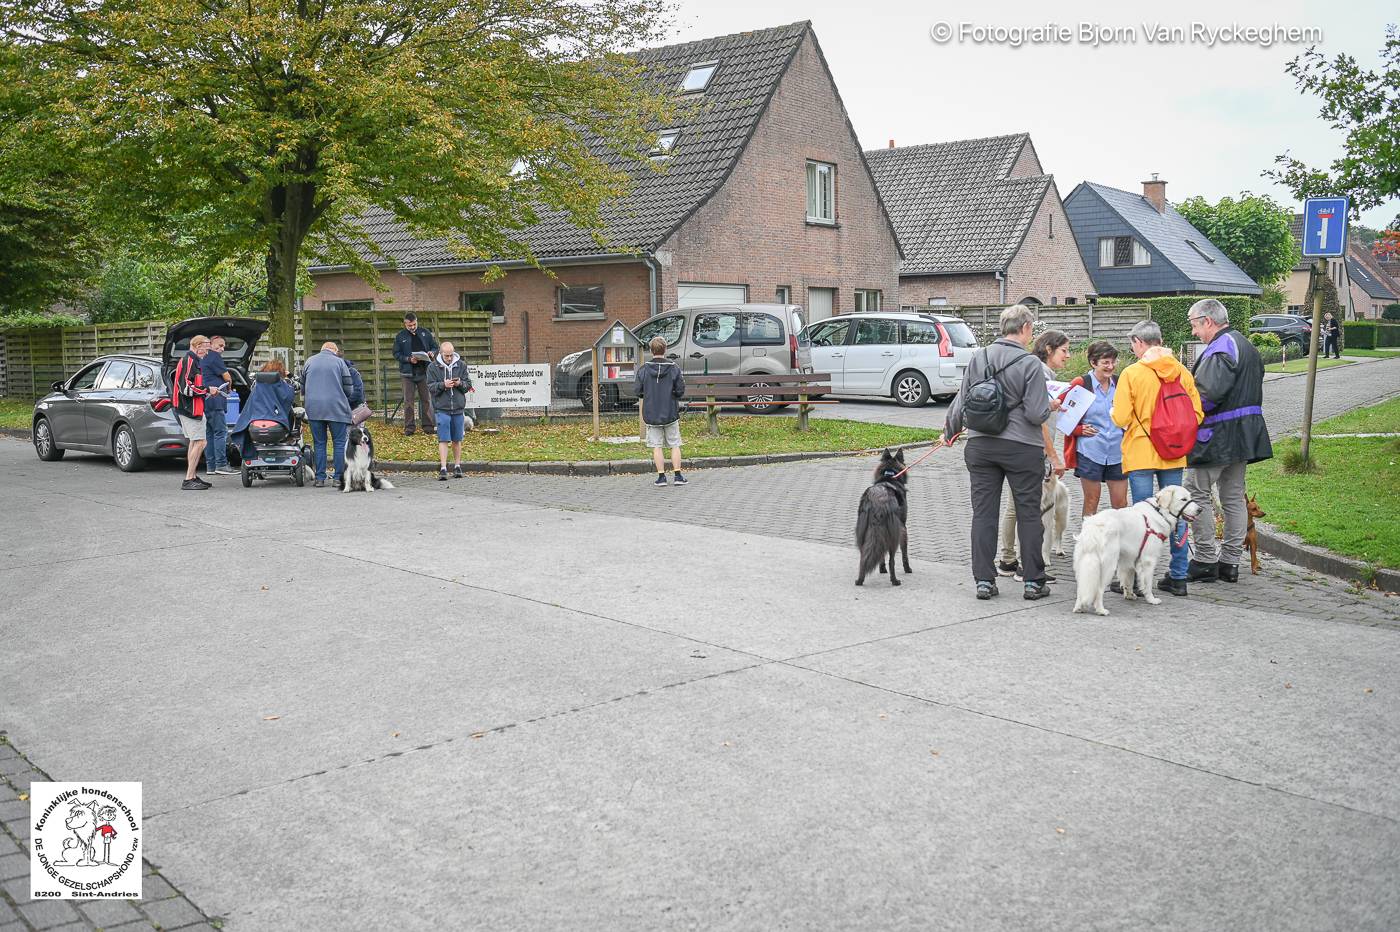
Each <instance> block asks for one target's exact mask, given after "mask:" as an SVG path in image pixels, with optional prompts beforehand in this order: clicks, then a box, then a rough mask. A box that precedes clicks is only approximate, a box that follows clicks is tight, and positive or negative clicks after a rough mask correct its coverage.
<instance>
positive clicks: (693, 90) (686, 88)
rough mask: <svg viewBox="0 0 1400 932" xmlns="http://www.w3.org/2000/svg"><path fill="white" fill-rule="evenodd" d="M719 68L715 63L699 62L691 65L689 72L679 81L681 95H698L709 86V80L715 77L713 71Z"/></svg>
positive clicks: (717, 63)
mask: <svg viewBox="0 0 1400 932" xmlns="http://www.w3.org/2000/svg"><path fill="white" fill-rule="evenodd" d="M718 67H719V62H717V61H707V62H701V63H700V64H698V65H691V66H690V70H689V71H687V72H686V73H685V77H684V78H682V79H681V93H682V94H698V93H700V92H701V91H703V90H704V89H705V88H707V87H709V86H710V79H711V78H713V77H714V76H715V69H716V68H718Z"/></svg>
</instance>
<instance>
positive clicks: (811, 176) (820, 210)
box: [807, 162, 836, 223]
mask: <svg viewBox="0 0 1400 932" xmlns="http://www.w3.org/2000/svg"><path fill="white" fill-rule="evenodd" d="M807 220H808V221H809V222H811V223H835V222H836V166H835V165H831V164H829V163H827V162H808V163H807Z"/></svg>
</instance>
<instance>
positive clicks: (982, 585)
mask: <svg viewBox="0 0 1400 932" xmlns="http://www.w3.org/2000/svg"><path fill="white" fill-rule="evenodd" d="M996 594H997V584H996V583H995V582H993V581H992V580H990V579H979V580H977V598H979V599H981V600H982V601H983V602H985V601H987V600H988V599H990V598H991V597H992V596H994V595H996Z"/></svg>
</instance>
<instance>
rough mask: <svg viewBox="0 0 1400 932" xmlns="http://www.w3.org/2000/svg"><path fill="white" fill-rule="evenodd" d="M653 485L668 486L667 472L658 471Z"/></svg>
mask: <svg viewBox="0 0 1400 932" xmlns="http://www.w3.org/2000/svg"><path fill="white" fill-rule="evenodd" d="M652 485H654V486H656V487H657V488H658V489H664V488H666V474H665V473H664V472H659V473H657V474H656V481H655V482H653V483H652Z"/></svg>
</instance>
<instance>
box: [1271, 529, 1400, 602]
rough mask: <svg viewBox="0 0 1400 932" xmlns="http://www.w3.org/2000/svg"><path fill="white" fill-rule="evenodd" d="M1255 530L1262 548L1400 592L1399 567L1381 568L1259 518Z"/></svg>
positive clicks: (1362, 583) (1310, 566)
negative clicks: (1333, 550)
mask: <svg viewBox="0 0 1400 932" xmlns="http://www.w3.org/2000/svg"><path fill="white" fill-rule="evenodd" d="M1255 533H1256V534H1257V535H1258V537H1259V547H1260V549H1262V550H1264V551H1266V552H1268V553H1271V554H1273V555H1274V556H1276V557H1282V558H1283V559H1284V560H1287V561H1288V562H1289V563H1292V564H1294V565H1296V566H1305V567H1307V568H1308V569H1310V570H1316V571H1318V572H1319V573H1326V574H1327V575H1328V576H1336V577H1338V578H1340V579H1345V580H1348V581H1351V582H1355V583H1357V584H1358V585H1360V586H1362V587H1369V586H1372V585H1374V586H1375V587H1376V588H1377V589H1379V590H1381V591H1383V592H1390V593H1400V571H1397V570H1388V569H1382V568H1380V567H1376V566H1371V565H1370V564H1369V563H1363V562H1361V561H1360V560H1353V559H1352V558H1351V557H1344V556H1341V555H1339V554H1335V553H1332V552H1331V551H1330V550H1323V549H1322V548H1321V547H1314V546H1313V545H1312V544H1306V543H1304V542H1303V541H1302V540H1301V539H1299V538H1297V537H1295V536H1293V535H1292V534H1288V533H1286V532H1284V531H1280V530H1279V529H1278V528H1276V527H1272V526H1271V525H1267V524H1265V523H1264V522H1262V521H1261V522H1258V523H1257V524H1256V525H1255Z"/></svg>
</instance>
